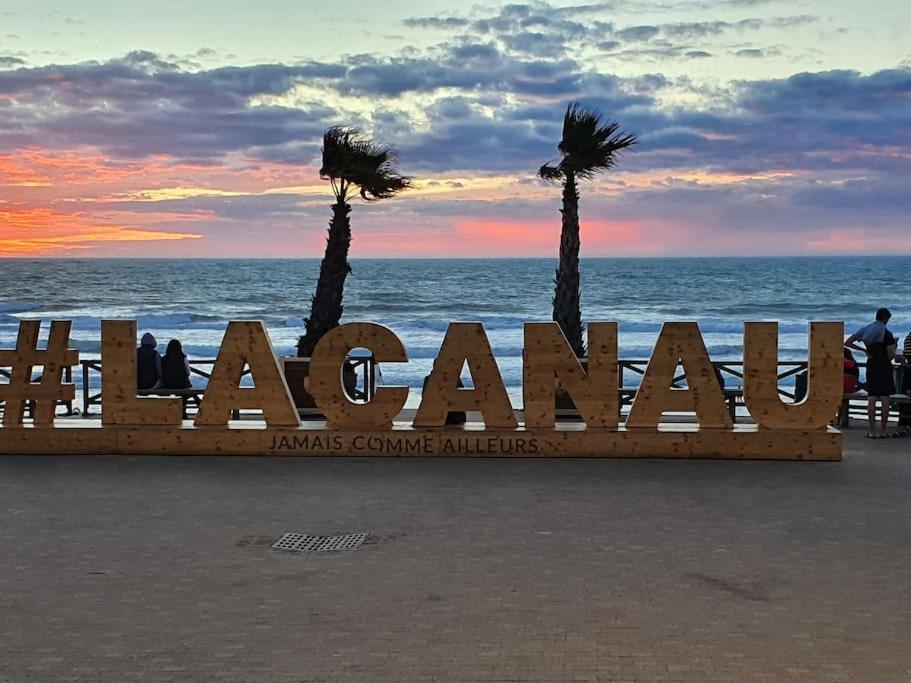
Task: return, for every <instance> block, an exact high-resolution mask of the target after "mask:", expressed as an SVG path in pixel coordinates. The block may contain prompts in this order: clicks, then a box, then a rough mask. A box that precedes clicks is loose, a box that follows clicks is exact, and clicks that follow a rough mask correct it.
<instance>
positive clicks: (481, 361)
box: [414, 322, 518, 427]
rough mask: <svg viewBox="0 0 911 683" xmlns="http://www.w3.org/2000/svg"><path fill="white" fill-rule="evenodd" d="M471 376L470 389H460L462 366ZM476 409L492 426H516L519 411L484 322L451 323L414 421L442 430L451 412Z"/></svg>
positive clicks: (487, 423)
mask: <svg viewBox="0 0 911 683" xmlns="http://www.w3.org/2000/svg"><path fill="white" fill-rule="evenodd" d="M463 365H467V366H468V371H469V372H470V373H471V382H472V384H473V385H474V386H473V388H470V389H460V388H459V375H460V374H461V372H462V366H463ZM468 410H475V411H478V412H480V413H481V414H482V415H483V419H484V424H486V425H487V426H488V427H515V426H516V425H517V424H518V423H517V422H516V415H515V411H513V409H512V405H511V404H510V403H509V395H508V394H507V393H506V387H505V386H504V384H503V378H502V377H501V376H500V370H499V368H498V367H497V362H496V360H495V359H494V357H493V351H492V350H491V348H490V342H489V341H488V340H487V333H486V332H485V331H484V326H483V325H482V324H481V323H471V322H455V323H449V328H448V329H447V330H446V336H445V337H444V338H443V344H442V346H441V347H440V353H439V354H438V355H437V357H436V360H435V361H434V362H433V370H432V371H431V373H430V380H429V381H428V382H427V387H426V389H425V390H424V394H423V395H422V396H421V404H420V406H419V407H418V412H417V415H416V416H415V418H414V425H415V426H416V427H442V426H443V425H444V424H445V422H446V416H447V415H448V414H449V413H450V412H458V411H468Z"/></svg>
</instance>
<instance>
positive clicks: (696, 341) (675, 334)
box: [626, 322, 734, 429]
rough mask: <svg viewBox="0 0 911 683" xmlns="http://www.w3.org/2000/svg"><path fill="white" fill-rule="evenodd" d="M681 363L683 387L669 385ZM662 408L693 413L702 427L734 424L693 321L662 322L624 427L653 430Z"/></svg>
mask: <svg viewBox="0 0 911 683" xmlns="http://www.w3.org/2000/svg"><path fill="white" fill-rule="evenodd" d="M681 364H682V365H683V371H684V374H685V375H686V383H687V387H688V388H687V389H675V388H673V386H672V385H673V382H674V373H675V372H676V371H677V366H678V365H681ZM665 411H673V412H695V413H696V420H697V421H698V422H699V426H700V427H701V428H704V429H706V428H707V429H731V428H733V426H734V425H733V422H732V420H731V416H730V414H729V413H728V411H727V407H726V406H725V404H724V394H723V393H722V391H721V385H720V384H718V378H717V377H716V376H715V370H714V368H713V367H712V361H711V360H710V359H709V353H708V351H707V350H706V348H705V342H703V341H702V335H701V334H700V333H699V325H697V324H696V323H683V322H681V323H664V326H663V327H662V328H661V334H660V335H659V336H658V341H657V342H656V343H655V350H654V351H652V357H651V358H650V359H649V361H648V367H646V369H645V375H644V376H643V378H642V384H641V385H640V387H639V390H638V391H637V392H636V398H635V400H634V401H633V407H632V408H631V409H630V414H629V417H628V418H627V420H626V426H627V427H645V428H649V429H655V428H656V427H657V426H658V423H659V421H660V420H661V414H662V413H663V412H665Z"/></svg>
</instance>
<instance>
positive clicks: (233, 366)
mask: <svg viewBox="0 0 911 683" xmlns="http://www.w3.org/2000/svg"><path fill="white" fill-rule="evenodd" d="M244 364H246V365H249V366H250V376H251V377H252V378H253V385H254V386H252V387H241V386H240V381H241V377H242V375H243V371H244ZM241 408H248V409H253V408H259V409H261V410H262V411H263V417H264V418H265V420H266V424H268V425H270V426H272V425H275V426H294V427H298V426H300V420H299V419H298V417H297V410H296V409H295V407H294V402H293V401H292V400H291V394H290V393H289V392H288V385H287V384H285V378H284V377H282V373H281V370H279V367H278V362H277V361H276V359H275V354H274V353H273V351H272V343H271V342H270V341H269V337H268V335H267V334H266V330H265V329H264V328H263V324H262V323H261V322H260V321H258V320H243V321H242V320H233V321H231V322H229V323H228V329H227V330H226V331H225V338H224V339H223V340H222V342H221V348H219V349H218V357H217V358H216V359H215V367H214V368H212V376H211V377H210V378H209V384H208V385H207V386H206V394H205V398H203V400H202V403H201V405H200V406H199V413H197V415H196V421H195V422H194V424H196V425H204V426H223V425H227V424H228V418H229V417H230V416H231V411H233V410H240V409H241Z"/></svg>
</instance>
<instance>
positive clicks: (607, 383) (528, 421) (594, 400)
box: [522, 322, 619, 427]
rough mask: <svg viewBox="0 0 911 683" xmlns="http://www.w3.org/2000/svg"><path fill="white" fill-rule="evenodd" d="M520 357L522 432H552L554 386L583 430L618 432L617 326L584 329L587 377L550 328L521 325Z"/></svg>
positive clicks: (554, 326) (553, 325)
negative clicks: (566, 398)
mask: <svg viewBox="0 0 911 683" xmlns="http://www.w3.org/2000/svg"><path fill="white" fill-rule="evenodd" d="M522 355H523V367H522V400H523V403H524V405H525V426H526V427H553V426H554V424H555V418H554V412H555V408H554V400H555V394H556V389H557V386H558V380H559V386H560V387H561V388H563V389H564V390H566V392H567V393H568V394H569V396H570V398H572V400H573V403H574V404H575V406H576V409H577V410H578V411H579V414H580V415H581V416H582V419H583V420H584V421H585V424H586V426H588V427H616V426H617V420H618V415H619V412H618V411H619V407H618V395H617V323H589V325H588V372H586V371H585V370H583V369H582V364H581V363H580V362H579V360H578V359H577V358H576V356H575V354H574V353H573V350H572V347H570V345H569V342H568V341H566V335H564V334H563V331H562V330H561V329H560V326H559V325H557V323H554V322H548V323H525V349H524V351H523V352H522Z"/></svg>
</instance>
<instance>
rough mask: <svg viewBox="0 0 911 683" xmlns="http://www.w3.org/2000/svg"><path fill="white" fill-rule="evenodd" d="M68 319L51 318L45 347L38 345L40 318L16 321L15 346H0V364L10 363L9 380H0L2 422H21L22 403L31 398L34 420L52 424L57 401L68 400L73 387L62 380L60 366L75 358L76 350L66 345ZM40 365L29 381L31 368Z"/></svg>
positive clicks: (23, 408)
mask: <svg viewBox="0 0 911 683" xmlns="http://www.w3.org/2000/svg"><path fill="white" fill-rule="evenodd" d="M71 325H72V323H71V322H70V321H69V320H54V321H53V322H51V332H50V335H48V339H47V348H46V349H39V348H38V333H39V332H40V330H41V321H40V320H23V321H21V322H20V323H19V337H18V339H17V340H16V348H15V350H10V349H2V350H0V367H10V368H11V371H10V379H9V384H0V401H3V402H5V404H6V405H5V409H4V411H3V426H4V427H15V426H18V425H21V424H22V418H23V416H24V415H25V406H26V404H28V403H30V402H34V405H35V407H34V411H33V413H32V417H33V420H34V423H35V424H45V425H46V424H53V422H54V413H55V409H56V405H57V401H72V400H73V399H74V398H76V387H75V385H73V384H64V383H63V370H64V368H66V367H69V366H72V365H76V363H78V362H79V352H78V351H76V350H74V349H67V348H66V346H67V344H68V343H69V341H70V327H71ZM37 365H40V366H42V367H43V368H44V372H43V373H42V375H41V379H40V380H39V381H37V382H33V381H32V368H34V367H35V366H37Z"/></svg>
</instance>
